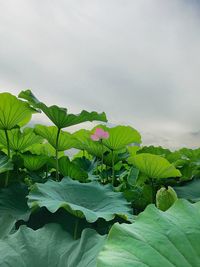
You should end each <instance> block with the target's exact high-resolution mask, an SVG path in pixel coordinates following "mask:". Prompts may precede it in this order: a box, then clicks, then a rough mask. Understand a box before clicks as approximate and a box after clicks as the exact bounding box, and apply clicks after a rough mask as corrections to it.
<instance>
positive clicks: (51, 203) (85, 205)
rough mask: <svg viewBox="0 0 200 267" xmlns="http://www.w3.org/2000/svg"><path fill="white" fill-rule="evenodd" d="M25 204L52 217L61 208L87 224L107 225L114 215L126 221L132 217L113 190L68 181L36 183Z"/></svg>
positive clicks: (64, 179) (121, 196)
mask: <svg viewBox="0 0 200 267" xmlns="http://www.w3.org/2000/svg"><path fill="white" fill-rule="evenodd" d="M28 204H29V206H30V207H31V208H36V207H46V208H47V209H48V210H49V211H50V212H52V213H54V212H56V211H57V210H58V209H59V208H64V209H66V210H67V211H68V212H70V213H72V214H74V215H75V216H77V217H80V218H83V217H85V218H86V220H87V221H88V222H95V221H96V220H97V219H98V218H104V219H105V220H106V221H110V220H112V219H113V218H114V217H115V215H120V216H123V217H125V218H127V217H129V215H130V214H131V209H130V206H129V204H128V203H127V201H126V200H125V199H124V198H123V195H122V193H119V192H114V191H113V189H112V186H110V185H107V186H103V185H100V184H99V183H97V182H91V183H79V182H78V181H73V180H71V179H68V178H63V179H62V181H61V182H59V183H58V182H55V181H52V180H49V181H48V182H46V183H45V184H39V183H36V184H35V187H34V188H33V189H32V191H31V192H30V194H29V195H28Z"/></svg>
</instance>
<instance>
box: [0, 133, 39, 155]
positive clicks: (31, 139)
mask: <svg viewBox="0 0 200 267" xmlns="http://www.w3.org/2000/svg"><path fill="white" fill-rule="evenodd" d="M8 138H9V143H10V149H11V150H14V151H20V152H22V151H23V150H25V149H28V148H29V147H30V146H32V145H33V144H36V143H39V142H41V141H42V138H41V137H40V136H37V135H36V134H35V133H34V132H33V129H31V128H25V129H24V131H23V132H21V131H20V129H18V128H17V129H12V130H10V131H8ZM0 144H2V145H3V146H4V147H7V141H6V136H5V132H4V131H2V130H0Z"/></svg>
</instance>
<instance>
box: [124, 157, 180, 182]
mask: <svg viewBox="0 0 200 267" xmlns="http://www.w3.org/2000/svg"><path fill="white" fill-rule="evenodd" d="M128 162H129V163H131V164H134V165H135V166H136V167H137V168H138V169H139V170H140V171H141V172H142V173H144V174H145V175H147V176H148V177H149V178H155V179H159V178H169V177H180V176H181V173H180V171H179V170H177V169H176V168H175V167H174V165H172V164H170V163H169V162H168V161H167V160H166V159H165V158H162V157H161V156H157V155H153V154H148V153H142V154H138V155H136V156H133V157H130V158H129V159H128Z"/></svg>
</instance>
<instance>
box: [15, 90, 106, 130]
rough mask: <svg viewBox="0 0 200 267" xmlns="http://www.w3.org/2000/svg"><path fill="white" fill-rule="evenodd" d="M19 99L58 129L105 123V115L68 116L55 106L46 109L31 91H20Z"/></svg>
mask: <svg viewBox="0 0 200 267" xmlns="http://www.w3.org/2000/svg"><path fill="white" fill-rule="evenodd" d="M19 97H20V98H24V99H26V100H28V101H29V103H30V104H32V105H33V106H34V107H36V108H39V109H41V110H42V111H43V112H44V113H45V114H46V115H47V117H48V118H49V119H50V120H51V121H52V122H53V123H54V124H55V125H56V126H57V127H58V128H59V129H62V128H65V127H69V126H72V125H76V124H79V123H82V122H86V121H104V122H106V121H107V119H106V115H105V113H104V112H103V113H97V112H95V111H93V112H88V111H86V110H83V111H82V112H81V113H80V114H76V115H75V114H68V113H67V109H66V108H62V107H58V106H56V105H53V106H50V107H47V106H46V105H45V104H44V103H42V102H40V101H39V100H38V99H37V98H36V97H35V96H34V95H33V93H32V92H31V90H26V91H22V92H21V93H20V94H19Z"/></svg>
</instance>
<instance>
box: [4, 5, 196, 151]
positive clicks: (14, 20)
mask: <svg viewBox="0 0 200 267" xmlns="http://www.w3.org/2000/svg"><path fill="white" fill-rule="evenodd" d="M199 49H200V5H199V4H198V1H194V0H189V1H188V0H165V1H164V0H163V1H160V0H59V1H53V0H52V1H47V0H42V1H41V0H40V1H39V0H28V1H27V0H18V1H13V0H0V91H1V92H3V91H9V92H11V93H14V94H18V93H19V92H20V91H21V90H23V89H26V88H31V89H32V91H33V92H34V94H35V95H36V96H38V98H39V99H40V100H42V101H43V102H45V103H46V104H48V105H51V104H57V105H60V106H63V107H67V108H68V109H69V111H70V112H75V113H79V112H80V111H81V110H82V109H86V110H89V111H92V110H96V111H105V112H106V113H107V117H108V119H109V122H110V123H111V124H123V125H131V126H133V127H134V128H136V129H138V130H139V131H140V132H141V133H142V136H143V143H144V144H154V145H162V146H167V147H170V148H178V147H180V146H188V147H198V146H199V145H200V119H199V114H200V50H199ZM35 121H37V119H35ZM87 126H88V125H87Z"/></svg>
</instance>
